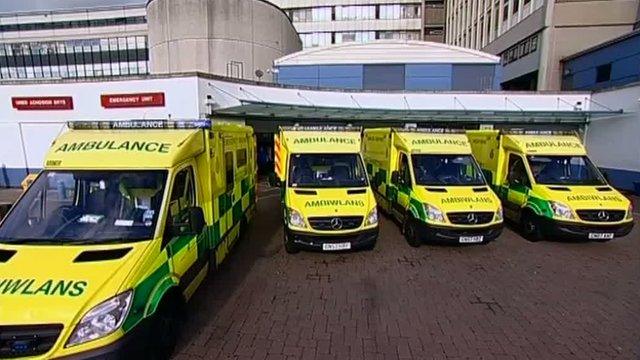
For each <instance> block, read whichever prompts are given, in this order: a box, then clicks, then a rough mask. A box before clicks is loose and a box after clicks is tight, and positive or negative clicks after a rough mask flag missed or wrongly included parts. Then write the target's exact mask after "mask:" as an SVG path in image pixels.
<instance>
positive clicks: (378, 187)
mask: <svg viewBox="0 0 640 360" xmlns="http://www.w3.org/2000/svg"><path fill="white" fill-rule="evenodd" d="M366 166H367V172H368V173H369V180H370V182H371V188H372V189H373V190H374V191H375V192H376V193H377V194H378V196H379V197H382V198H383V199H384V200H385V201H386V202H388V203H389V207H390V206H391V204H393V203H395V202H397V201H398V193H403V194H406V195H407V196H409V198H410V200H409V209H408V210H409V211H410V212H411V214H413V216H414V217H415V218H416V219H418V220H422V221H426V219H427V217H426V213H425V212H424V207H423V206H422V203H421V202H420V201H418V200H417V199H416V198H415V196H414V194H413V191H412V190H411V188H410V187H408V186H407V187H400V188H399V187H397V186H395V185H393V184H391V179H390V178H389V177H388V176H390V175H389V173H388V172H387V170H386V169H384V168H381V167H379V166H377V165H375V164H373V163H371V162H367V164H366Z"/></svg>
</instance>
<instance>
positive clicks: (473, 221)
mask: <svg viewBox="0 0 640 360" xmlns="http://www.w3.org/2000/svg"><path fill="white" fill-rule="evenodd" d="M467 223H469V224H477V223H478V218H477V217H476V214H474V213H469V214H468V215H467Z"/></svg>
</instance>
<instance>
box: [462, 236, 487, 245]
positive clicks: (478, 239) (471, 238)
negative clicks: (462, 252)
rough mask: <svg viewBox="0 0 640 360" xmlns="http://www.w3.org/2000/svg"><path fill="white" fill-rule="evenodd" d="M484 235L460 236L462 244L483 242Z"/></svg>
mask: <svg viewBox="0 0 640 360" xmlns="http://www.w3.org/2000/svg"><path fill="white" fill-rule="evenodd" d="M482 240H484V236H460V244H474V243H481V242H482Z"/></svg>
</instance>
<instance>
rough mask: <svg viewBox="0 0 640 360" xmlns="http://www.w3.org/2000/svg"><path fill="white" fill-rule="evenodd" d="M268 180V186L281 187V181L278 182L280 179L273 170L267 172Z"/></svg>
mask: <svg viewBox="0 0 640 360" xmlns="http://www.w3.org/2000/svg"><path fill="white" fill-rule="evenodd" d="M268 182H269V186H271V187H281V186H282V183H281V182H280V179H279V178H278V176H277V175H276V173H274V172H273V173H271V174H269V178H268Z"/></svg>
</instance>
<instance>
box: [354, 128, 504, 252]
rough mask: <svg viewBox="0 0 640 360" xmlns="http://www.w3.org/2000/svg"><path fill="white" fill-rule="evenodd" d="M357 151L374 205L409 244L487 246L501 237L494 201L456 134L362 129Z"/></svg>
mask: <svg viewBox="0 0 640 360" xmlns="http://www.w3.org/2000/svg"><path fill="white" fill-rule="evenodd" d="M363 152H364V159H365V162H366V166H367V171H368V173H369V175H370V176H371V184H372V185H371V186H372V187H373V189H374V192H375V197H376V200H377V202H378V204H379V206H380V208H381V209H382V210H384V212H386V213H389V214H391V215H392V216H393V217H394V218H395V219H396V220H397V221H398V222H399V223H400V224H402V231H403V233H404V235H405V238H406V240H407V242H408V243H409V245H411V246H414V247H417V246H420V245H421V244H422V243H424V242H427V241H430V242H441V243H453V244H476V243H488V242H490V241H492V240H494V239H495V238H497V237H498V236H499V235H500V233H501V232H502V227H503V224H502V208H501V206H500V200H499V199H498V197H497V196H496V195H495V194H494V193H493V191H492V190H491V189H490V188H489V186H488V185H487V182H486V181H485V178H484V176H483V174H482V171H481V170H480V167H479V166H478V164H477V163H476V160H475V159H474V157H473V155H471V147H470V146H469V142H468V141H467V137H466V136H465V134H464V132H463V131H462V130H460V131H458V130H448V129H429V128H397V129H396V128H381V129H367V130H365V131H364V140H363Z"/></svg>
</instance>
